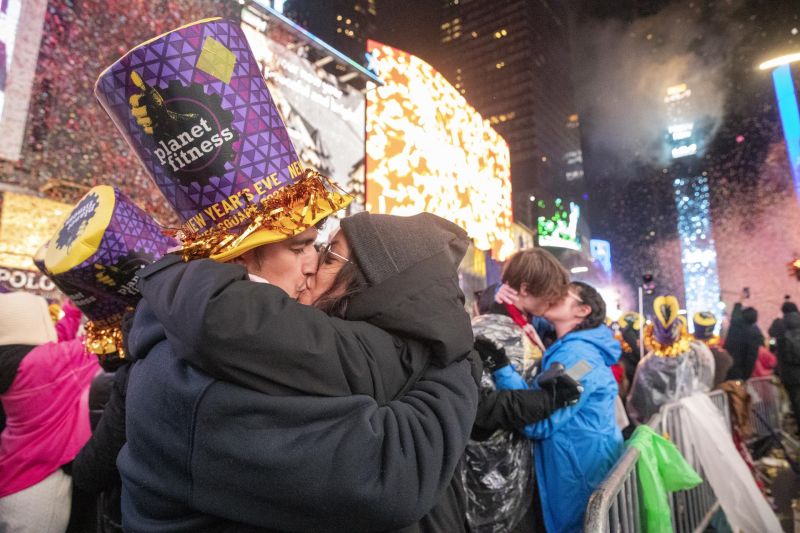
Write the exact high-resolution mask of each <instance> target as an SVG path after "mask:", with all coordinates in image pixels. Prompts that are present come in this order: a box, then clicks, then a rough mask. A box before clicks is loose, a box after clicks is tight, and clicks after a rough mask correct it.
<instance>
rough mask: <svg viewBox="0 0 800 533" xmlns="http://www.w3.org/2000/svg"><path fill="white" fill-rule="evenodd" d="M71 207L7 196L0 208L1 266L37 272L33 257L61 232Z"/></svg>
mask: <svg viewBox="0 0 800 533" xmlns="http://www.w3.org/2000/svg"><path fill="white" fill-rule="evenodd" d="M70 211H72V206H71V205H69V204H65V203H62V202H56V201H54V200H48V199H46V198H37V197H35V196H28V195H27V194H17V193H13V192H4V193H3V197H2V207H1V208H0V266H5V267H9V268H19V269H23V270H34V271H35V270H36V267H35V266H34V265H33V256H34V254H35V253H36V252H37V250H39V247H40V246H42V245H43V244H44V243H45V242H47V241H48V239H50V237H52V236H53V234H54V233H55V232H56V231H58V228H59V226H60V225H61V222H62V221H63V220H64V217H65V216H67V213H69V212H70Z"/></svg>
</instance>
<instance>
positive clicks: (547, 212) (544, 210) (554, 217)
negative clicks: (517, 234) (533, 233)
mask: <svg viewBox="0 0 800 533" xmlns="http://www.w3.org/2000/svg"><path fill="white" fill-rule="evenodd" d="M536 208H537V211H538V212H539V216H538V217H537V218H536V230H537V234H538V240H539V246H547V247H551V248H569V249H570V250H580V249H581V240H580V237H579V235H578V221H579V220H580V216H581V208H580V206H579V205H578V204H576V203H575V202H566V201H564V200H562V199H561V198H556V199H555V200H553V202H552V203H551V204H548V203H547V202H545V201H544V200H537V201H536Z"/></svg>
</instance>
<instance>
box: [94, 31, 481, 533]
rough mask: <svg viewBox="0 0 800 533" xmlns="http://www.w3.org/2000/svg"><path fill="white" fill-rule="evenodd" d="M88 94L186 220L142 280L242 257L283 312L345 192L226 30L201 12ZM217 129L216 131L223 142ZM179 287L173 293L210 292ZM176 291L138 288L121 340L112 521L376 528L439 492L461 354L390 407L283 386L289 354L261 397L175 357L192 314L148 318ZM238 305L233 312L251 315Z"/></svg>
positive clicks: (460, 446) (468, 418) (462, 403)
mask: <svg viewBox="0 0 800 533" xmlns="http://www.w3.org/2000/svg"><path fill="white" fill-rule="evenodd" d="M159 63H160V64H162V67H163V68H156V67H157V65H158V64H159ZM154 65H156V66H154ZM96 94H97V95H98V98H99V99H100V101H101V103H102V104H103V105H104V107H105V108H106V110H107V111H108V112H109V115H110V116H111V118H112V119H113V120H114V121H115V123H116V124H117V126H118V127H119V128H120V130H121V131H122V133H123V135H125V137H126V139H127V140H128V142H129V143H130V144H131V146H132V147H133V149H134V151H135V152H136V154H137V155H138V157H139V158H140V160H141V161H142V163H143V164H144V166H145V168H146V169H147V170H148V172H149V173H150V174H151V176H152V177H153V179H154V181H155V182H156V184H157V185H159V187H161V189H162V192H163V193H164V195H165V197H166V198H167V200H168V201H170V203H171V204H172V206H173V207H174V208H175V210H176V212H177V213H178V215H179V216H180V217H181V218H182V220H183V222H184V225H183V227H182V230H181V232H180V235H179V236H180V237H181V238H182V241H183V247H182V249H181V252H180V256H182V257H180V256H178V255H175V256H171V257H168V258H165V259H163V260H161V261H159V262H157V263H156V264H154V265H151V266H150V267H147V268H145V269H143V270H142V272H141V278H142V282H141V283H142V285H143V286H146V285H147V283H148V280H150V279H153V278H154V277H158V276H159V275H160V273H161V272H163V271H165V269H169V268H170V267H172V266H175V265H176V264H177V263H180V262H181V261H182V260H193V259H201V261H197V262H190V263H189V264H188V265H183V266H184V267H185V270H186V271H187V272H189V271H192V269H194V265H198V266H202V265H203V264H204V261H202V259H203V258H211V259H213V260H216V261H221V262H231V261H232V262H236V263H239V264H240V265H242V266H244V267H245V268H246V270H247V273H248V274H249V277H250V280H252V281H253V282H256V283H259V282H260V283H261V284H260V285H256V284H255V283H254V284H253V286H254V287H261V288H262V291H261V292H264V291H268V292H271V293H272V294H273V295H274V296H275V297H276V298H278V299H279V300H280V301H281V302H282V305H287V306H289V305H290V304H291V302H290V300H291V299H293V298H295V297H297V296H298V294H299V293H300V292H302V291H303V289H304V288H305V285H306V280H307V278H308V276H310V275H312V274H313V273H314V272H315V270H316V268H317V261H318V257H317V254H316V253H315V249H314V247H313V243H314V241H315V239H316V236H317V229H316V225H317V224H318V223H320V222H321V221H322V220H324V219H325V218H326V217H327V216H329V215H330V214H332V213H333V212H335V211H338V210H339V209H341V208H343V207H345V206H346V205H347V204H348V203H349V201H350V198H349V197H348V196H347V195H346V194H343V193H342V192H340V191H337V190H336V189H335V187H334V186H332V185H331V183H330V182H329V181H328V180H327V179H325V178H323V177H321V176H319V175H318V174H316V173H314V172H311V171H302V172H301V171H300V169H301V167H300V163H299V161H298V160H297V156H296V154H295V151H294V147H293V146H292V145H291V142H290V141H289V138H288V135H287V133H286V130H285V127H284V125H283V123H282V121H281V120H280V117H279V116H278V114H277V110H276V109H275V106H274V104H273V102H272V100H271V97H270V96H269V93H268V91H267V90H266V86H265V85H264V83H263V80H262V79H261V78H260V69H259V68H258V65H257V64H256V63H255V61H254V60H253V58H252V55H251V54H250V51H249V49H248V48H247V44H246V41H245V40H244V36H243V34H242V33H241V31H240V29H239V28H238V26H237V25H236V24H233V23H230V22H227V21H222V20H219V19H208V20H205V21H200V22H199V23H195V24H190V25H188V26H184V27H182V28H179V29H178V30H175V31H173V32H170V33H167V34H164V35H162V36H160V37H157V38H155V39H153V40H151V41H148V42H147V43H144V44H143V45H140V46H139V47H137V48H135V49H133V50H131V52H129V53H128V54H127V55H126V56H125V57H123V58H122V59H121V60H119V61H118V62H117V63H115V64H114V65H112V66H111V67H109V69H107V70H106V71H105V72H104V73H103V74H102V75H101V77H100V79H99V80H98V83H97V87H96ZM207 128H211V131H206V129H207ZM225 131H230V132H231V135H229V136H226V135H224V132H225ZM187 132H188V133H187ZM215 132H216V133H215ZM189 133H190V134H191V136H190V135H189ZM206 134H208V135H209V137H208V138H206V137H205V136H206ZM214 134H219V135H220V141H221V142H222V140H224V141H225V142H224V143H223V144H222V145H221V146H219V147H218V148H219V150H215V149H214V148H215V145H216V143H215V142H214V140H213V139H214V137H213V135H214ZM175 139H180V143H181V145H180V147H179V148H180V149H181V150H182V151H183V152H185V154H187V155H186V156H185V157H184V156H180V152H179V153H178V157H181V160H182V162H183V163H184V164H182V165H177V164H173V163H174V161H173V163H170V160H169V158H168V157H166V150H167V149H171V148H172V147H173V146H172V143H171V141H173V140H175ZM176 142H177V141H176ZM162 143H163V144H162ZM204 143H211V144H204ZM194 144H197V145H198V146H199V147H200V148H201V149H200V150H199V151H196V150H194V149H195V148H197V147H196V146H194ZM165 146H166V148H165ZM176 146H177V145H176ZM159 149H160V150H161V152H157V150H159ZM206 149H208V150H206ZM162 156H163V157H162ZM190 156H191V157H190ZM189 159H191V161H189ZM187 161H188V162H187ZM178 167H179V168H178ZM209 169H213V170H209ZM462 233H463V232H462ZM458 238H459V239H461V238H462V236H461V235H459V236H458ZM206 264H207V263H206ZM187 279H188V278H187ZM191 280H192V283H193V285H191V286H189V287H186V286H183V287H180V288H181V289H183V292H184V293H188V294H191V293H192V292H195V291H196V292H202V291H204V290H206V289H207V288H208V287H207V284H206V283H205V281H204V280H203V278H200V279H198V278H196V277H194V278H191ZM266 284H269V285H266ZM175 294H176V293H175V292H171V291H169V290H165V291H159V292H158V293H157V294H154V295H153V297H152V298H147V297H145V299H144V300H143V301H142V302H140V304H139V305H138V307H137V311H136V316H135V318H134V322H133V326H132V328H131V331H130V333H129V335H128V339H127V346H128V348H129V352H130V357H131V359H133V360H135V361H136V363H135V365H134V366H133V368H132V370H131V372H130V382H129V384H128V389H127V400H126V402H127V415H126V421H127V430H126V432H127V443H126V444H125V446H124V447H123V449H122V451H121V452H120V454H119V457H118V459H117V464H118V466H119V469H120V474H121V476H122V480H123V497H122V510H123V525H124V526H125V529H126V530H130V531H207V530H212V529H213V530H224V531H234V530H235V531H245V530H253V529H255V528H267V529H269V530H293V531H303V530H305V531H336V530H341V531H352V530H388V529H393V528H399V527H402V526H406V525H408V524H411V523H412V522H415V521H417V520H419V518H420V517H422V516H423V515H425V514H426V513H427V512H428V511H429V510H430V509H431V508H432V507H433V506H434V505H435V504H436V503H437V501H438V500H439V498H440V496H441V494H442V492H443V491H444V490H445V488H446V487H447V486H448V485H449V483H450V481H451V479H452V477H453V473H454V471H455V469H456V466H457V463H458V459H459V458H460V456H461V454H462V453H463V450H464V448H465V446H466V443H467V439H468V437H469V431H470V429H471V426H472V421H473V419H474V416H475V411H476V408H477V396H478V395H477V387H476V383H475V380H474V378H473V375H472V370H471V368H470V364H469V363H468V362H467V361H464V360H461V359H463V356H465V355H466V353H461V354H450V356H451V357H450V358H449V359H447V360H444V361H439V363H440V364H438V365H437V364H434V365H430V366H427V365H425V366H421V367H419V375H418V376H417V378H418V379H417V380H416V381H414V382H413V383H411V384H410V388H409V389H408V390H407V391H404V394H402V395H401V396H398V397H396V398H386V399H385V400H386V402H379V401H376V399H375V397H371V396H367V395H365V394H360V395H349V396H341V397H324V396H311V395H309V394H297V391H298V390H302V389H303V386H304V380H303V377H302V376H303V375H304V374H303V372H306V373H307V374H305V375H310V376H313V371H314V369H313V368H309V367H308V365H306V366H305V367H303V366H302V365H301V363H302V361H298V364H297V366H298V369H297V372H296V373H297V376H296V383H294V382H292V383H287V384H285V390H284V391H282V392H283V394H280V393H276V394H264V393H262V392H256V391H252V390H248V389H244V388H242V387H240V386H236V385H233V384H231V383H226V382H224V381H220V380H217V379H214V378H212V377H210V376H209V375H207V374H205V373H203V372H201V371H200V370H198V369H196V368H194V367H192V366H191V365H189V364H188V363H186V362H185V361H184V360H182V359H180V358H178V357H176V353H177V352H179V351H180V349H181V348H184V346H183V345H182V344H181V343H182V340H181V338H180V335H178V333H180V331H181V330H183V329H186V328H191V327H197V324H177V325H176V324H175V323H174V322H170V323H169V324H167V323H165V322H164V321H163V320H162V319H161V318H160V317H161V316H163V314H164V313H168V312H169V311H171V310H174V308H175V306H176V305H180V303H181V301H180V299H176V298H175ZM242 297H243V298H246V295H243V296H242ZM242 303H243V305H242V306H241V307H240V308H236V307H231V309H230V315H229V316H231V317H236V316H237V314H240V316H241V320H243V321H244V320H247V319H248V317H247V315H246V314H245V313H244V312H243V311H242V310H243V309H247V308H248V305H246V304H247V302H245V301H243V302H242ZM295 305H296V304H295ZM461 312H463V308H462V309H461ZM345 324H360V325H359V326H354V327H356V328H358V333H357V334H356V335H355V336H351V337H350V339H351V340H350V344H347V343H343V344H337V346H336V348H337V349H342V348H350V347H363V345H364V344H366V345H367V348H368V349H375V350H378V349H379V348H381V347H383V348H384V349H387V350H388V349H391V350H392V353H391V355H394V351H393V350H394V348H395V347H396V346H395V345H394V344H393V337H392V336H391V335H389V334H388V333H386V332H383V331H382V330H380V329H378V328H376V327H374V326H370V325H369V324H366V323H356V322H353V323H345ZM465 324H466V331H467V336H466V340H467V341H468V345H469V346H468V349H469V348H471V335H470V334H469V321H468V319H467V320H466V322H465ZM303 326H304V325H303V324H297V327H296V328H291V329H289V328H287V331H285V332H282V334H283V335H285V336H286V343H287V345H289V344H294V345H302V343H304V342H306V339H309V340H310V341H313V335H314V330H313V325H312V326H311V329H309V326H308V324H306V325H305V329H304V328H303ZM212 327H213V326H212ZM170 328H176V329H170ZM342 328H343V329H342V330H341V331H345V330H346V327H345V326H342ZM365 332H368V333H365ZM223 333H224V332H223ZM345 333H346V334H349V333H347V331H346V332H345ZM346 334H343V335H342V336H341V337H340V338H345V337H346ZM468 349H467V351H468ZM375 355H376V357H377V358H380V357H381V354H380V353H376V354H375ZM383 356H384V357H385V354H384V355H383ZM449 363H451V364H449ZM289 377H292V376H291V373H290V376H289Z"/></svg>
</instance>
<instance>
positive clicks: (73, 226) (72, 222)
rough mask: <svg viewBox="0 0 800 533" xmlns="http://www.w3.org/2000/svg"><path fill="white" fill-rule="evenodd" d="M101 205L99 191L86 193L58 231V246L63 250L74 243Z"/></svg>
mask: <svg viewBox="0 0 800 533" xmlns="http://www.w3.org/2000/svg"><path fill="white" fill-rule="evenodd" d="M99 206H100V197H99V196H98V195H97V193H95V192H93V193H91V194H88V195H86V196H85V197H84V198H83V200H81V201H80V203H79V204H78V205H77V207H75V209H73V210H72V213H70V214H69V217H68V218H67V221H66V222H64V225H63V226H61V230H59V232H58V238H57V239H56V248H58V249H59V250H61V249H63V248H69V247H70V246H72V243H73V242H75V239H77V238H78V235H80V234H81V233H83V230H84V229H85V228H86V225H87V224H88V223H89V221H90V220H91V219H92V217H93V216H94V214H95V213H96V212H97V208H98V207H99Z"/></svg>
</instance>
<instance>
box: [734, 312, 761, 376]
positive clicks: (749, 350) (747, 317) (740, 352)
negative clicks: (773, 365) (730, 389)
mask: <svg viewBox="0 0 800 533" xmlns="http://www.w3.org/2000/svg"><path fill="white" fill-rule="evenodd" d="M757 322H758V311H756V310H755V308H753V307H743V306H742V303H741V302H736V305H734V306H733V311H732V312H731V325H730V327H729V328H728V336H727V337H725V349H726V350H728V353H729V354H731V357H732V358H733V366H732V367H731V369H730V370H729V371H728V376H727V377H728V379H741V380H742V381H745V380H747V379H750V376H752V375H753V369H754V368H755V366H756V360H757V359H758V349H759V347H761V346H762V345H763V344H764V335H763V334H762V333H761V330H760V329H758V325H757V324H756V323H757Z"/></svg>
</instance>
